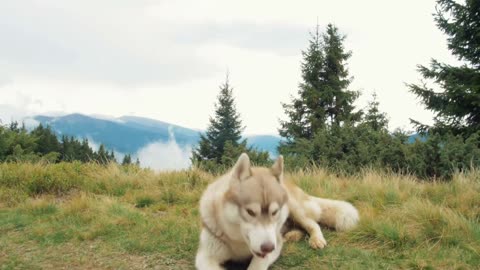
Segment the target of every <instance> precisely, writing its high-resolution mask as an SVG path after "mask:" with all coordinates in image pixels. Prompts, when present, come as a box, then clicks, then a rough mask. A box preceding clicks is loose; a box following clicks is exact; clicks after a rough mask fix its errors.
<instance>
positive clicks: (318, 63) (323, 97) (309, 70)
mask: <svg viewBox="0 0 480 270" xmlns="http://www.w3.org/2000/svg"><path fill="white" fill-rule="evenodd" d="M302 55H303V61H302V63H301V68H302V79H303V81H302V82H301V83H300V85H299V89H298V96H299V97H298V98H292V102H291V104H282V106H283V108H284V109H285V113H286V115H287V116H288V118H289V120H288V121H280V125H281V128H280V129H279V133H280V135H281V136H282V137H285V138H286V139H287V140H289V141H293V140H297V139H311V138H312V137H313V135H314V132H315V130H317V129H319V128H323V127H324V126H325V123H326V120H327V116H326V111H325V109H324V108H325V106H326V104H327V103H328V96H331V95H330V94H329V93H326V92H324V91H322V90H323V88H324V87H323V86H324V84H323V78H322V76H323V73H324V64H325V63H324V62H325V57H324V52H323V43H322V38H321V34H320V32H319V26H318V25H317V28H316V31H315V33H312V34H311V39H310V40H309V46H308V49H307V50H306V51H302Z"/></svg>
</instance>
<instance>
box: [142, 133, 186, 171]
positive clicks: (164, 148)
mask: <svg viewBox="0 0 480 270" xmlns="http://www.w3.org/2000/svg"><path fill="white" fill-rule="evenodd" d="M191 151H192V149H191V147H185V148H182V147H180V146H179V145H178V144H177V143H176V142H175V141H172V140H170V141H169V142H166V143H164V142H156V143H152V144H149V145H147V146H145V147H144V148H142V149H140V150H139V151H138V152H137V154H136V155H135V157H138V158H139V159H140V164H141V166H142V167H149V168H152V169H154V170H158V171H165V170H180V169H186V168H188V167H190V165H191V162H190V155H191Z"/></svg>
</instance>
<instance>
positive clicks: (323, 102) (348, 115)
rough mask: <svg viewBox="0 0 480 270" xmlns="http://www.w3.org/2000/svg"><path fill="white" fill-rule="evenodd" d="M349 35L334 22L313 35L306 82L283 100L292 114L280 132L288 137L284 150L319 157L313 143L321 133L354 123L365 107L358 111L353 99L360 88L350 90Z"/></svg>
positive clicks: (304, 69) (305, 54)
mask: <svg viewBox="0 0 480 270" xmlns="http://www.w3.org/2000/svg"><path fill="white" fill-rule="evenodd" d="M344 41H345V36H344V35H342V34H340V33H339V31H338V28H337V27H335V26H334V25H332V24H329V25H328V26H327V29H326V32H325V33H324V34H321V33H320V32H319V26H318V25H317V28H316V31H315V33H313V34H312V35H311V39H310V41H309V47H308V49H307V50H306V51H304V52H302V54H303V62H302V80H303V81H302V83H300V85H299V90H298V96H299V97H298V98H294V99H293V100H292V102H291V104H283V107H284V109H285V113H286V115H287V117H288V118H289V119H288V120H287V121H281V122H280V125H281V127H280V129H279V133H280V136H282V137H284V138H286V139H287V140H286V141H285V142H282V143H281V144H280V146H279V151H280V153H282V154H285V155H288V154H294V155H295V156H296V157H298V156H299V155H306V159H307V160H308V159H315V156H316V154H315V153H313V152H312V151H314V149H312V148H311V147H310V146H309V142H311V141H312V140H313V139H314V138H315V136H316V134H317V133H323V134H327V133H328V132H325V130H327V129H331V128H334V127H335V129H337V128H336V127H342V126H344V125H346V124H354V123H355V122H357V121H359V120H360V118H361V111H359V112H354V106H353V103H354V101H355V100H356V99H357V97H358V95H359V94H358V92H356V91H350V90H348V87H349V85H350V83H351V80H352V79H351V78H350V76H349V73H348V69H347V67H346V64H347V63H346V62H347V60H348V59H349V58H350V56H351V53H350V52H348V51H345V48H344V46H343V43H344Z"/></svg>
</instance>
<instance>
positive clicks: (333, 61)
mask: <svg viewBox="0 0 480 270" xmlns="http://www.w3.org/2000/svg"><path fill="white" fill-rule="evenodd" d="M345 38H346V37H345V36H344V35H342V34H340V33H339V31H338V28H337V27H335V26H334V25H333V24H329V25H328V26H327V31H326V33H325V34H324V35H323V40H324V41H323V42H324V44H325V48H324V51H325V53H324V54H325V64H324V66H325V70H324V72H323V74H322V79H323V82H324V87H323V89H321V90H322V92H323V93H324V96H326V99H325V101H326V112H327V115H328V118H329V122H330V125H337V126H338V125H341V124H344V123H355V122H357V121H359V120H360V116H361V112H356V113H354V112H353V110H354V109H355V107H354V106H353V103H354V102H355V100H356V99H357V98H358V95H359V93H358V92H357V91H351V90H348V87H349V85H350V83H351V81H352V78H350V76H349V73H348V68H347V66H346V64H347V63H346V62H347V60H348V59H349V58H350V57H351V55H352V53H351V52H350V51H345V48H344V46H343V43H344V41H345Z"/></svg>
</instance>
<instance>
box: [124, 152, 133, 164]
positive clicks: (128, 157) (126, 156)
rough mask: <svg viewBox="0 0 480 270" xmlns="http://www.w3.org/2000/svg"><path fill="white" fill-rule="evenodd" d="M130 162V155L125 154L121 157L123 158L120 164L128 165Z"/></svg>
mask: <svg viewBox="0 0 480 270" xmlns="http://www.w3.org/2000/svg"><path fill="white" fill-rule="evenodd" d="M130 164H132V157H131V156H130V155H129V154H127V155H125V156H124V157H123V160H122V165H130Z"/></svg>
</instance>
